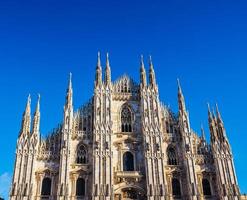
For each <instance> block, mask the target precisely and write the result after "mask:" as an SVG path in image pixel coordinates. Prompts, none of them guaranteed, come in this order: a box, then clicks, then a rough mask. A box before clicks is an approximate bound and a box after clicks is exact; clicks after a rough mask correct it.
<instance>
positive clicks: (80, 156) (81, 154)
mask: <svg viewBox="0 0 247 200" xmlns="http://www.w3.org/2000/svg"><path fill="white" fill-rule="evenodd" d="M76 162H77V163H78V164H86V163H87V150H86V147H85V146H84V145H83V144H79V145H78V147H77V152H76Z"/></svg>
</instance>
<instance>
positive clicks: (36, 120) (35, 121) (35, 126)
mask: <svg viewBox="0 0 247 200" xmlns="http://www.w3.org/2000/svg"><path fill="white" fill-rule="evenodd" d="M39 126H40V94H38V101H37V105H36V110H35V113H34V118H33V130H32V131H33V133H36V134H38V133H39Z"/></svg>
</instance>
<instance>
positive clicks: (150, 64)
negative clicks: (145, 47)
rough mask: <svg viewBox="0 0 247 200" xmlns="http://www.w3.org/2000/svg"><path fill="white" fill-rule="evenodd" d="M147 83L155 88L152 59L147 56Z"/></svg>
mask: <svg viewBox="0 0 247 200" xmlns="http://www.w3.org/2000/svg"><path fill="white" fill-rule="evenodd" d="M149 67H150V68H149V83H150V85H151V86H152V87H154V86H156V79H155V72H154V67H153V62H152V57H151V56H149Z"/></svg>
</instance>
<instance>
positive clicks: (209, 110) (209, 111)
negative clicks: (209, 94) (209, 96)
mask: <svg viewBox="0 0 247 200" xmlns="http://www.w3.org/2000/svg"><path fill="white" fill-rule="evenodd" d="M207 105H208V114H209V115H211V114H212V113H211V108H210V104H209V102H208V103H207Z"/></svg>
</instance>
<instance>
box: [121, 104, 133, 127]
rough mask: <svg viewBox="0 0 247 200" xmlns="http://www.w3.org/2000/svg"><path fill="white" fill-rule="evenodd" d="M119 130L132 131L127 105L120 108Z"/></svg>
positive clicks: (130, 116)
mask: <svg viewBox="0 0 247 200" xmlns="http://www.w3.org/2000/svg"><path fill="white" fill-rule="evenodd" d="M121 130H122V132H132V113H131V110H130V108H129V107H128V106H127V105H124V106H123V108H122V110H121Z"/></svg>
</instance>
